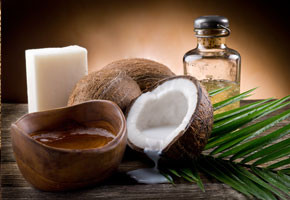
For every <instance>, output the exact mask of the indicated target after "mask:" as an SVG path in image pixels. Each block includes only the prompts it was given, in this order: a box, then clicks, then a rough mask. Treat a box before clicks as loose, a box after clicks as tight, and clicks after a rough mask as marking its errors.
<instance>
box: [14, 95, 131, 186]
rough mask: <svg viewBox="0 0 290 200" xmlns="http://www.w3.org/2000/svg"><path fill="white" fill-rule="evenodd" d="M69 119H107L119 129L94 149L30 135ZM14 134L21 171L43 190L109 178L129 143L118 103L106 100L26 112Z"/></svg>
mask: <svg viewBox="0 0 290 200" xmlns="http://www.w3.org/2000/svg"><path fill="white" fill-rule="evenodd" d="M68 120H73V121H76V122H77V123H81V124H85V123H89V124H90V122H92V121H99V120H104V121H105V122H108V123H109V124H110V125H111V126H112V127H113V128H114V130H116V133H115V134H116V137H115V138H114V139H113V140H112V141H110V142H109V143H107V144H106V145H105V146H102V147H99V148H95V149H62V148H55V147H51V146H48V145H45V144H43V143H41V142H38V141H36V140H34V139H32V137H31V136H30V134H32V133H34V132H38V131H46V130H54V129H56V128H59V127H61V126H62V125H63V124H64V123H67V121H68ZM11 136H12V147H13V151H14V156H15V159H16V162H17V164H18V167H19V169H20V171H21V173H22V174H23V176H24V177H25V179H26V180H27V181H28V182H30V183H31V184H32V185H33V186H34V187H36V188H38V189H40V190H44V191H64V190H71V189H76V188H81V187H85V186H88V185H92V184H96V183H99V182H100V181H102V180H104V179H106V178H108V177H109V176H110V175H111V174H112V173H113V172H114V171H115V170H116V169H117V168H118V165H119V164H120V162H121V160H122V157H123V154H124V151H125V147H126V142H127V131H126V120H125V117H124V115H123V113H122V111H121V110H120V108H119V107H118V106H117V105H116V104H115V103H113V102H111V101H106V100H94V101H89V102H84V103H81V104H78V105H75V106H71V107H63V108H59V109H54V110H49V111H44V112H36V113H30V114H26V115H24V116H23V117H21V118H20V119H19V120H18V121H17V122H15V123H13V124H12V126H11Z"/></svg>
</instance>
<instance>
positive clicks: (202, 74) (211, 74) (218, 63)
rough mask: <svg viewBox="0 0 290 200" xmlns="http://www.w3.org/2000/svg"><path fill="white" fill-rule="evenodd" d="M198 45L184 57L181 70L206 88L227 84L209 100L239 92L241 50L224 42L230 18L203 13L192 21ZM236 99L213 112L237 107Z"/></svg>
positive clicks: (228, 32)
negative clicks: (234, 101) (238, 50)
mask: <svg viewBox="0 0 290 200" xmlns="http://www.w3.org/2000/svg"><path fill="white" fill-rule="evenodd" d="M194 31H195V34H196V37H197V47H196V48H195V49H192V50H190V51H188V52H187V53H186V54H185V55H184V57H183V66H184V74H185V75H192V76H194V77H196V78H197V79H199V80H200V81H201V83H202V84H203V85H204V86H205V88H206V89H207V91H212V90H215V89H219V88H225V87H228V86H230V89H228V90H226V91H224V92H222V93H220V94H217V95H215V96H213V97H212V99H211V101H212V103H213V104H214V103H217V102H219V101H222V100H225V99H227V98H230V97H232V96H235V95H237V94H239V93H240V70H241V68H240V65H241V57H240V54H239V53H238V52H237V51H235V50H233V49H230V48H228V47H227V46H226V37H227V36H229V35H230V29H229V21H228V19H227V18H225V17H222V16H216V15H210V16H202V17H199V18H197V19H196V20H195V21H194ZM239 105H240V104H239V102H236V103H233V104H230V105H228V106H226V107H224V108H222V109H219V110H217V111H216V112H215V114H216V113H220V112H224V111H227V110H230V109H233V108H237V107H239Z"/></svg>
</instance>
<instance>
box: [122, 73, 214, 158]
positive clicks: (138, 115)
mask: <svg viewBox="0 0 290 200" xmlns="http://www.w3.org/2000/svg"><path fill="white" fill-rule="evenodd" d="M212 125H213V108H212V105H211V102H210V100H209V97H208V94H207V92H206V90H205V89H204V88H203V87H202V86H201V85H200V83H199V82H198V81H197V80H196V79H195V78H194V77H191V76H175V77H170V78H166V79H163V80H161V81H160V82H158V83H157V84H156V85H155V86H154V87H153V88H151V90H150V91H149V92H146V93H143V94H141V95H140V96H139V97H138V98H136V99H135V100H134V101H133V102H132V104H131V106H130V107H129V108H128V111H127V129H128V144H129V146H130V147H131V148H132V149H134V150H137V151H144V150H145V149H146V150H153V151H161V152H162V155H163V156H165V157H167V158H170V159H174V160H180V159H182V160H184V159H188V158H190V159H193V158H195V157H196V156H198V155H199V154H200V153H201V151H202V150H203V148H204V146H205V145H206V143H207V140H208V138H209V136H210V132H211V129H212Z"/></svg>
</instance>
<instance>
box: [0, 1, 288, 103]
mask: <svg viewBox="0 0 290 200" xmlns="http://www.w3.org/2000/svg"><path fill="white" fill-rule="evenodd" d="M288 10H289V6H287V3H286V1H285V2H283V1H281V2H279V1H242V0H240V1H224V0H219V1H205V0H204V1H188V0H179V1H177V0H176V1H169V0H167V1H165V0H164V1H161V0H160V1H150V0H147V1H137V0H135V1H128V0H127V1H112V0H103V1H101V0H95V1H93V0H91V1H90V0H83V1H81V0H57V1H53V0H46V1H40V0H37V1H36V0H35V1H31V0H30V1H28V0H25V1H16V0H5V1H3V4H2V99H3V101H5V102H26V101H27V100H26V99H27V96H26V77H25V57H24V51H25V49H30V48H42V47H58V46H67V45H71V44H77V45H80V46H83V47H85V48H87V49H88V52H89V53H88V59H89V71H93V70H97V69H100V68H101V67H102V66H104V65H105V64H107V63H109V62H111V61H114V60H117V59H122V58H129V57H145V58H149V59H153V60H156V61H159V62H162V63H164V64H166V65H168V66H169V67H170V68H171V69H172V70H173V71H174V72H176V73H177V74H181V73H182V71H183V70H182V57H183V54H184V53H185V52H186V51H188V50H189V49H192V48H194V47H195V45H196V41H195V38H194V34H193V19H194V18H196V17H198V16H200V15H208V14H218V15H224V16H226V17H228V18H229V20H230V27H231V29H232V34H231V36H230V38H229V39H228V46H229V47H231V48H234V49H236V50H238V51H239V52H240V54H241V56H242V79H241V81H242V87H241V88H242V90H246V89H249V88H252V87H255V86H260V88H259V90H258V91H257V92H256V94H255V95H254V96H253V97H252V98H266V97H276V98H278V97H282V96H285V95H288V94H289V93H290V82H289V61H288V60H289V52H290V46H289V39H288V36H289V33H290V31H289V27H290V26H289V25H290V24H289V21H287V20H286V19H287V17H288V16H287V15H288V14H287V12H288Z"/></svg>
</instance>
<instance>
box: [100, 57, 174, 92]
mask: <svg viewBox="0 0 290 200" xmlns="http://www.w3.org/2000/svg"><path fill="white" fill-rule="evenodd" d="M103 70H110V71H117V72H119V71H122V72H125V73H126V74H127V75H128V76H130V77H131V78H132V79H133V80H134V81H136V82H137V84H138V85H139V87H140V89H141V91H142V92H145V91H147V89H148V88H150V87H152V86H153V85H155V84H156V83H157V82H158V81H160V80H162V79H164V78H167V77H171V76H174V75H175V74H174V73H173V72H172V71H171V70H170V69H169V68H168V67H167V66H165V65H163V64H161V63H158V62H155V61H153V60H148V59H143V58H131V59H123V60H118V61H115V62H112V63H110V64H108V65H106V66H105V67H104V68H103Z"/></svg>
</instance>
